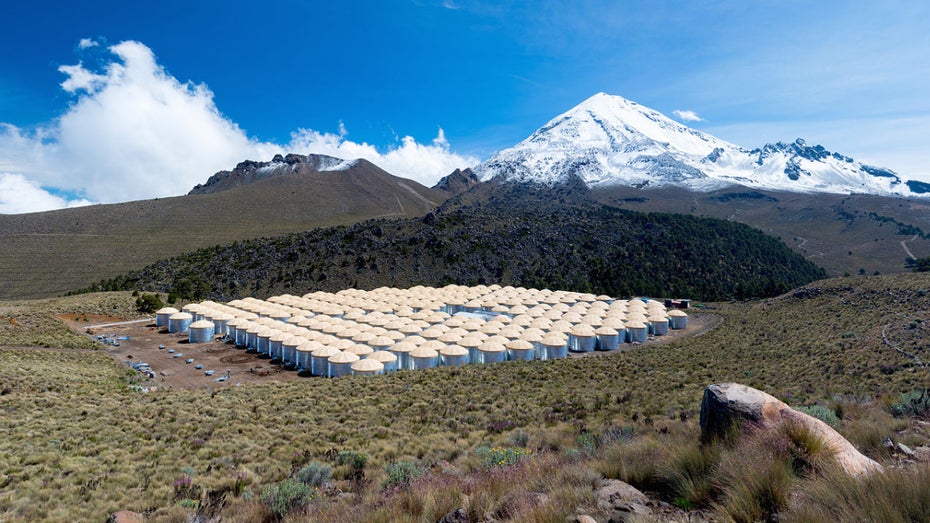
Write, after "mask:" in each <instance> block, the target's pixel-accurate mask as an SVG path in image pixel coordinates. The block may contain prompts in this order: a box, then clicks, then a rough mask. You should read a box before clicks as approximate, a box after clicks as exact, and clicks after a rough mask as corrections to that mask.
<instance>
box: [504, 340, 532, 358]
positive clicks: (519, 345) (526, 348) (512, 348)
mask: <svg viewBox="0 0 930 523" xmlns="http://www.w3.org/2000/svg"><path fill="white" fill-rule="evenodd" d="M505 347H506V348H507V359H508V360H511V361H530V360H533V359H534V358H535V357H536V347H535V346H534V345H533V344H532V343H531V342H529V341H526V340H511V341H509V342H507V345H505Z"/></svg>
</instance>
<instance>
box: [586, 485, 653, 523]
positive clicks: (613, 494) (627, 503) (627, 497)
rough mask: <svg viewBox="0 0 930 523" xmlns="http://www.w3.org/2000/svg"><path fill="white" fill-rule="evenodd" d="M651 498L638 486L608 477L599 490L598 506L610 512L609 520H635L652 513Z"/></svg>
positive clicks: (599, 508)
mask: <svg viewBox="0 0 930 523" xmlns="http://www.w3.org/2000/svg"><path fill="white" fill-rule="evenodd" d="M649 503H650V501H649V498H648V497H646V495H645V494H643V493H642V492H640V491H639V489H637V488H636V487H634V486H632V485H630V484H628V483H625V482H623V481H620V480H617V479H608V480H607V481H605V482H604V486H603V487H601V488H600V489H599V490H598V491H597V508H598V510H600V511H601V512H603V513H606V514H608V516H609V518H610V519H609V521H617V522H626V521H634V520H636V519H637V518H643V517H647V516H651V515H652V509H650V508H649V506H648V505H649Z"/></svg>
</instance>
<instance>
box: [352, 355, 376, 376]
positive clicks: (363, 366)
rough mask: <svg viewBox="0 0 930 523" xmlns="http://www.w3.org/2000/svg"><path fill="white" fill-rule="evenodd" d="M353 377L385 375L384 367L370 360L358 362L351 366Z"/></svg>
mask: <svg viewBox="0 0 930 523" xmlns="http://www.w3.org/2000/svg"><path fill="white" fill-rule="evenodd" d="M351 368H352V375H354V376H375V375H377V374H384V365H383V364H382V363H381V362H380V361H378V360H373V359H369V358H365V359H363V360H358V361H356V362H355V363H353V364H352V365H351Z"/></svg>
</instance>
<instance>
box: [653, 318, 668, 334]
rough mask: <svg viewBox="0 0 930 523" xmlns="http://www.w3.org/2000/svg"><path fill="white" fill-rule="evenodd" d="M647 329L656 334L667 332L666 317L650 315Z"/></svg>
mask: <svg viewBox="0 0 930 523" xmlns="http://www.w3.org/2000/svg"><path fill="white" fill-rule="evenodd" d="M649 329H650V330H651V331H652V333H653V334H655V335H656V336H665V335H666V334H668V318H666V317H665V316H658V315H656V316H650V317H649Z"/></svg>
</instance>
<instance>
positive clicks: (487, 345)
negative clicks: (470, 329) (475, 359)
mask: <svg viewBox="0 0 930 523" xmlns="http://www.w3.org/2000/svg"><path fill="white" fill-rule="evenodd" d="M478 350H479V351H481V352H504V351H505V350H507V347H505V346H504V344H503V343H498V342H494V341H486V342H484V343H482V344H481V345H478Z"/></svg>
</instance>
